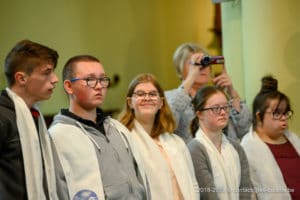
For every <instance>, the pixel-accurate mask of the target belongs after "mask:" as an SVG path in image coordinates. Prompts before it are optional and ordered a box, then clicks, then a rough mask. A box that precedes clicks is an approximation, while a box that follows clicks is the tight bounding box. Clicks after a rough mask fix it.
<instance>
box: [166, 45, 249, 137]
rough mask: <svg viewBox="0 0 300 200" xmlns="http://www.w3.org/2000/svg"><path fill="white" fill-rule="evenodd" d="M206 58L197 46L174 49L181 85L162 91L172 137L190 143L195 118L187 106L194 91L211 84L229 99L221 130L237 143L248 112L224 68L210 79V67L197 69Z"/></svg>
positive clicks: (175, 63) (246, 125) (204, 51)
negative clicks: (226, 120)
mask: <svg viewBox="0 0 300 200" xmlns="http://www.w3.org/2000/svg"><path fill="white" fill-rule="evenodd" d="M207 54H208V53H207V51H206V50H205V49H204V48H202V47H201V46H199V45H198V44H194V43H184V44H182V45H180V46H179V47H178V48H177V49H176V51H175V53H174V55H173V63H174V66H175V69H176V72H177V75H178V77H179V78H180V80H181V81H182V82H181V84H180V86H179V87H178V88H175V89H172V90H169V91H166V98H167V101H168V103H169V105H170V108H171V110H172V113H173V115H174V117H175V120H176V124H177V127H176V130H175V133H176V134H177V135H179V136H180V137H182V138H183V140H184V141H185V142H186V143H188V142H189V141H190V140H191V139H192V135H191V133H190V130H189V126H190V123H191V121H192V119H193V118H194V117H195V113H194V110H193V107H192V105H191V101H192V98H193V97H194V96H195V94H196V92H197V90H198V89H200V88H201V87H203V86H205V85H207V84H208V83H209V82H210V81H212V82H213V83H214V84H215V85H217V86H220V87H222V88H224V89H225V90H226V92H227V93H228V95H229V97H230V99H231V104H232V106H233V107H232V109H231V110H230V119H229V123H228V126H227V127H226V128H225V129H224V130H225V134H227V133H228V137H229V138H231V139H233V140H235V141H239V140H240V139H241V138H242V137H243V135H244V134H246V133H247V132H248V130H249V127H250V124H251V115H250V112H249V110H248V108H247V106H246V104H245V102H243V101H241V100H240V97H239V94H238V93H237V91H236V90H235V89H234V87H233V85H232V82H231V79H230V77H229V75H228V74H227V72H226V70H225V67H223V71H222V73H221V74H220V75H219V76H216V77H211V68H210V66H208V67H203V66H201V65H198V63H201V59H202V58H203V57H204V56H205V55H207Z"/></svg>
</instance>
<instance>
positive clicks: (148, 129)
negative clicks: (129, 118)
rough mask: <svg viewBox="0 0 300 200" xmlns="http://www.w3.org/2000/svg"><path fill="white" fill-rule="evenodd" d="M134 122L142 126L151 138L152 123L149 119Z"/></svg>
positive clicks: (138, 119)
mask: <svg viewBox="0 0 300 200" xmlns="http://www.w3.org/2000/svg"><path fill="white" fill-rule="evenodd" d="M136 120H137V121H138V122H139V123H140V124H141V125H142V127H143V128H144V130H145V131H146V132H147V133H148V134H149V135H150V136H151V133H152V128H153V124H154V121H153V120H151V119H149V120H148V119H140V118H136Z"/></svg>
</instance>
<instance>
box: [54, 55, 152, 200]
mask: <svg viewBox="0 0 300 200" xmlns="http://www.w3.org/2000/svg"><path fill="white" fill-rule="evenodd" d="M109 80H110V79H109V78H108V77H107V76H106V74H105V71H104V68H103V66H102V64H101V62H100V61H99V60H98V59H97V58H95V57H93V56H90V55H79V56H75V57H72V58H70V59H69V60H68V61H67V63H66V64H65V66H64V68H63V84H64V89H65V91H66V93H67V95H68V97H69V101H70V105H69V108H68V109H62V110H61V112H60V113H59V114H58V115H56V116H55V117H54V121H53V123H52V125H51V127H50V129H49V132H50V134H51V138H52V140H53V143H54V147H55V148H54V150H55V151H54V158H55V162H56V163H57V165H58V170H57V171H58V173H57V184H58V195H59V198H60V199H64V200H67V199H72V200H73V199H81V198H83V197H84V196H85V197H89V198H93V199H147V194H146V190H145V188H144V185H146V184H144V185H143V183H142V180H145V177H144V176H143V173H142V171H140V170H139V168H138V167H137V166H136V163H135V159H134V155H133V154H132V152H131V149H130V144H129V142H130V140H129V139H128V138H127V134H128V130H127V128H125V127H124V126H123V125H122V124H121V123H119V122H118V121H117V120H114V119H112V118H110V117H109V116H108V115H106V114H105V113H104V112H103V111H102V110H101V109H100V108H98V107H99V106H101V105H102V103H103V101H104V98H105V96H106V92H107V89H108V86H109ZM135 156H136V155H135ZM139 175H141V176H139ZM139 178H141V179H139Z"/></svg>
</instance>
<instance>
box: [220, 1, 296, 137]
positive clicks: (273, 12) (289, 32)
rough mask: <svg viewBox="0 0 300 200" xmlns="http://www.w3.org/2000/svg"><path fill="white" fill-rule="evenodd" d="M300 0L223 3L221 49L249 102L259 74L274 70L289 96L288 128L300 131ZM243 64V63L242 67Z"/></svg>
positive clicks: (281, 86)
mask: <svg viewBox="0 0 300 200" xmlns="http://www.w3.org/2000/svg"><path fill="white" fill-rule="evenodd" d="M299 9H300V1H299V0H286V1H282V0H264V1H261V0H237V1H234V2H227V3H222V22H223V36H224V44H223V53H224V55H225V57H226V58H227V61H228V63H227V64H228V65H230V66H235V67H236V68H230V73H231V74H232V77H234V81H235V83H236V85H237V86H238V87H239V89H240V91H244V95H245V97H246V99H247V102H248V104H249V105H251V102H252V100H253V98H254V96H255V95H256V93H257V92H258V90H259V89H260V86H261V82H260V80H261V78H262V77H263V76H264V75H266V74H273V75H274V76H275V77H276V78H277V79H278V81H279V90H281V91H282V92H284V93H285V94H286V95H288V96H289V97H290V100H291V103H292V108H293V110H294V117H293V119H292V120H291V123H290V128H291V130H293V131H295V132H297V133H298V134H300V123H299V120H300V105H299V102H300V91H299V89H300V56H299V51H300V21H299V19H300V12H299ZM241 66H242V67H241Z"/></svg>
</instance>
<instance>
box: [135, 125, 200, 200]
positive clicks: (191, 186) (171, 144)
mask: <svg viewBox="0 0 300 200" xmlns="http://www.w3.org/2000/svg"><path fill="white" fill-rule="evenodd" d="M131 141H132V150H133V151H134V152H136V151H137V152H139V154H140V156H139V157H138V158H136V159H137V163H138V164H139V165H142V166H141V167H142V168H143V169H144V170H145V173H146V176H147V178H148V181H149V187H150V193H151V198H152V199H153V200H160V199H163V200H173V199H174V196H173V191H172V182H171V176H170V172H169V168H168V165H167V162H166V160H165V159H164V157H163V155H162V154H161V152H160V150H159V147H158V146H157V144H156V143H155V142H154V141H153V139H152V138H151V137H150V136H149V134H148V133H147V132H146V131H145V130H144V128H143V127H142V125H141V124H139V123H138V122H137V121H136V120H135V121H134V128H133V130H132V131H131ZM159 141H160V142H161V144H162V146H163V148H164V150H165V151H166V153H167V155H168V157H169V159H170V162H171V165H172V168H173V171H174V174H175V176H176V179H177V181H178V184H179V187H180V190H181V193H182V195H183V197H184V199H185V200H198V199H199V188H198V184H197V181H196V178H195V174H194V168H193V164H192V160H191V156H190V154H189V152H188V150H187V147H186V145H185V143H184V142H183V141H182V140H181V139H180V138H179V137H178V136H176V135H173V134H169V133H165V134H162V135H160V136H159Z"/></svg>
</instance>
